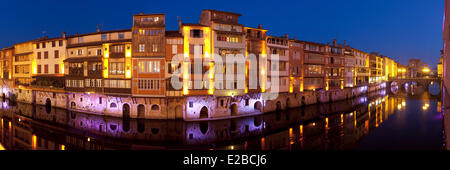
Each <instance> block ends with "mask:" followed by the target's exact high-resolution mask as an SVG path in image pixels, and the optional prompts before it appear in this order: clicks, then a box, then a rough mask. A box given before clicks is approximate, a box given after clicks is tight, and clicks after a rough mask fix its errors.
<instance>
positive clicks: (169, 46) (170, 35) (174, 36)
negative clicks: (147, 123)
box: [165, 25, 184, 97]
mask: <svg viewBox="0 0 450 170" xmlns="http://www.w3.org/2000/svg"><path fill="white" fill-rule="evenodd" d="M180 26H181V25H180ZM165 36H166V51H165V52H166V69H165V70H166V73H165V75H166V76H165V82H166V96H167V97H181V96H183V88H175V87H173V86H172V83H171V78H172V76H173V75H178V77H179V78H180V79H182V77H183V75H182V70H181V66H182V64H183V63H182V62H181V61H180V62H178V63H176V62H174V63H172V61H173V60H174V58H175V57H177V55H180V56H181V57H184V56H183V47H184V45H183V44H184V39H183V34H181V33H180V31H166V35H165ZM180 81H182V80H180Z"/></svg>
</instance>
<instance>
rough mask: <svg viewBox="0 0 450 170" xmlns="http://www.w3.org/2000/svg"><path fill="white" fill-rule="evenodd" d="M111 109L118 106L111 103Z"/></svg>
mask: <svg viewBox="0 0 450 170" xmlns="http://www.w3.org/2000/svg"><path fill="white" fill-rule="evenodd" d="M109 107H110V108H116V107H117V105H116V103H111V104H110V105H109Z"/></svg>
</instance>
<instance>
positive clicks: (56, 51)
mask: <svg viewBox="0 0 450 170" xmlns="http://www.w3.org/2000/svg"><path fill="white" fill-rule="evenodd" d="M55 58H59V51H58V50H55Z"/></svg>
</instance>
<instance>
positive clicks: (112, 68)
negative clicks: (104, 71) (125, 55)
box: [109, 62, 125, 74]
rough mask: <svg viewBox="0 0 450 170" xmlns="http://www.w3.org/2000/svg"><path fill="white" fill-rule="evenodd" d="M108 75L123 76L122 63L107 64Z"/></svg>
mask: <svg viewBox="0 0 450 170" xmlns="http://www.w3.org/2000/svg"><path fill="white" fill-rule="evenodd" d="M109 73H110V74H124V73H125V71H124V63H119V62H114V63H110V64H109Z"/></svg>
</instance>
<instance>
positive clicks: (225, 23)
mask: <svg viewBox="0 0 450 170" xmlns="http://www.w3.org/2000/svg"><path fill="white" fill-rule="evenodd" d="M240 16H241V14H237V13H232V12H225V11H217V10H209V9H208V10H203V11H202V14H201V15H200V20H199V25H204V26H207V28H204V30H203V36H204V37H203V38H204V39H205V40H204V46H203V47H202V48H204V49H203V51H204V58H205V60H206V62H209V61H208V60H210V59H212V57H214V56H212V57H211V54H219V55H220V56H221V57H222V61H223V62H225V61H227V60H228V59H229V58H228V57H227V54H232V55H235V56H237V57H242V58H243V59H244V60H245V57H246V56H245V55H246V54H245V48H246V46H245V44H246V43H245V33H244V26H243V25H242V24H240V23H239V17H240ZM194 33H195V32H194ZM207 39H210V41H207ZM185 46H187V45H186V44H185ZM189 47H190V48H191V47H192V46H191V45H189ZM194 48H195V47H194ZM189 51H190V50H189ZM185 52H186V50H185ZM211 61H212V60H211ZM209 63H210V64H214V63H212V62H209ZM205 65H208V63H206V64H205ZM215 68H216V70H217V71H219V68H220V66H217V67H215ZM233 68H234V69H233ZM238 68H243V69H238ZM220 70H221V69H220ZM223 73H224V77H223V78H220V77H211V79H210V80H211V81H210V83H212V82H214V83H215V84H218V86H219V88H220V89H213V86H212V85H208V86H209V87H210V89H209V93H210V94H214V95H215V96H239V95H244V94H245V80H244V79H241V78H240V77H245V62H244V63H243V64H242V63H238V62H236V63H234V64H232V63H227V64H226V65H224V66H223ZM226 73H230V75H231V73H234V78H233V80H231V79H230V77H226V76H225V74H226Z"/></svg>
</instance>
